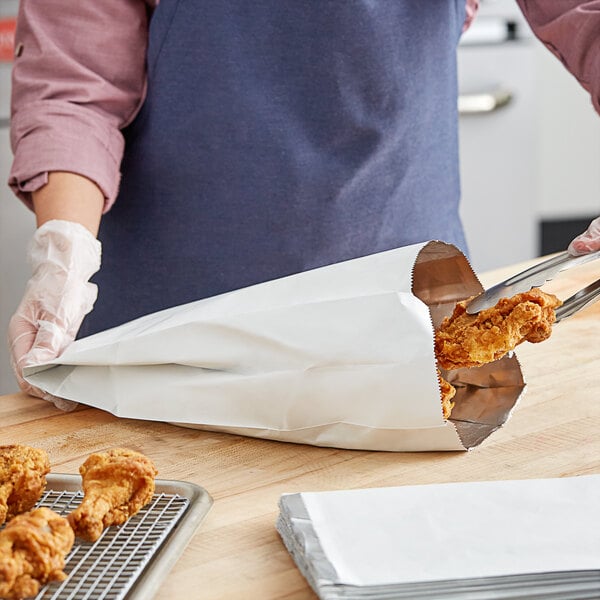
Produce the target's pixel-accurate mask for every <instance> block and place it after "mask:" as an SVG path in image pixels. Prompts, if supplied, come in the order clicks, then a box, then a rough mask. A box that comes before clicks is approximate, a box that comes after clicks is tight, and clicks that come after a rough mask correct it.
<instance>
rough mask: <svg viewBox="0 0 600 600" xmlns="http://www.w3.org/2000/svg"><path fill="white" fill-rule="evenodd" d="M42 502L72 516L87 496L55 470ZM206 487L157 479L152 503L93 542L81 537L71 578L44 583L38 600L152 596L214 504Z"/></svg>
mask: <svg viewBox="0 0 600 600" xmlns="http://www.w3.org/2000/svg"><path fill="white" fill-rule="evenodd" d="M47 479H48V486H47V489H46V492H45V493H44V494H43V496H42V497H41V499H40V501H39V502H38V504H37V506H46V507H48V508H50V509H52V510H53V511H55V512H57V513H58V514H61V515H64V516H66V515H67V514H68V513H70V512H71V511H72V510H74V509H75V508H76V507H77V506H78V505H79V503H80V502H81V500H82V498H83V493H82V492H81V491H80V490H79V489H78V488H79V485H80V478H79V477H78V476H75V475H59V474H50V475H48V476H47ZM211 505H212V499H211V498H210V496H209V495H208V493H207V492H206V490H204V488H201V487H200V486H197V485H194V484H188V483H186V482H180V481H167V480H157V481H156V493H155V494H154V496H153V498H152V500H151V502H150V503H148V504H147V505H146V506H145V507H144V508H142V509H141V510H140V511H139V512H138V513H137V514H136V515H134V516H133V517H131V518H130V519H129V520H128V521H126V522H125V523H124V524H123V525H120V526H118V527H115V526H113V527H108V528H106V529H105V530H104V532H103V533H102V535H101V537H100V538H99V539H98V540H97V541H96V542H93V543H91V542H90V543H88V542H82V541H81V540H79V539H76V540H75V544H74V545H73V548H72V549H71V552H70V553H69V554H68V556H67V558H66V564H65V569H64V571H65V573H66V574H67V579H66V580H65V581H62V582H53V583H50V584H48V585H47V586H45V587H44V588H42V589H41V590H40V592H39V594H38V595H37V596H36V600H84V599H85V600H88V599H89V600H92V599H93V600H121V599H127V600H133V599H134V598H135V599H137V598H140V599H147V598H151V597H152V596H153V595H154V594H155V593H156V591H157V587H158V585H157V584H158V583H159V582H160V580H162V579H163V578H164V576H165V575H166V574H167V573H168V571H169V570H170V569H171V567H172V566H173V565H174V563H175V561H176V560H177V558H178V557H179V555H180V554H181V552H182V551H183V549H184V548H185V545H186V544H187V542H188V541H189V539H190V537H191V536H192V535H193V533H194V531H195V530H196V528H197V527H198V525H199V524H200V522H201V521H202V519H203V518H204V516H205V515H206V513H207V512H208V510H209V509H210V506H211Z"/></svg>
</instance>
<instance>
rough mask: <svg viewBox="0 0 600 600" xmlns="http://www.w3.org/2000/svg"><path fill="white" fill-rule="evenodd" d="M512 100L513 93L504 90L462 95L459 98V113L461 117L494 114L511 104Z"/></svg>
mask: <svg viewBox="0 0 600 600" xmlns="http://www.w3.org/2000/svg"><path fill="white" fill-rule="evenodd" d="M512 99H513V95H512V92H510V91H509V90H505V89H502V88H498V89H496V90H492V91H490V92H480V93H476V94H460V95H459V96H458V113H459V114H461V115H481V114H487V113H492V112H494V111H496V110H498V109H500V108H502V107H503V106H506V105H507V104H509V103H510V102H511V101H512Z"/></svg>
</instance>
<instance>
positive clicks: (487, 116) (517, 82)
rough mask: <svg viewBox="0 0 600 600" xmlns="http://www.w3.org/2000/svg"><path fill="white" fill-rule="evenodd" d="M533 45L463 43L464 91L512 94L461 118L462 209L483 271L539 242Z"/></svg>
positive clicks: (530, 251)
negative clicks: (504, 102) (501, 100)
mask: <svg viewBox="0 0 600 600" xmlns="http://www.w3.org/2000/svg"><path fill="white" fill-rule="evenodd" d="M532 44H533V42H532V41H531V40H523V41H518V42H517V41H510V42H506V43H500V44H486V45H473V46H465V47H461V48H460V49H459V59H458V60H459V91H460V94H461V95H462V96H469V95H473V94H477V95H485V94H488V95H492V96H493V95H494V94H499V95H500V96H505V97H506V98H508V99H509V100H508V103H507V104H506V105H504V106H500V107H497V108H494V106H493V105H490V106H488V107H487V108H486V107H485V106H482V108H481V110H480V112H475V113H472V114H465V115H461V117H460V129H459V135H460V161H461V180H462V184H461V185H462V194H461V198H462V200H461V215H462V218H463V222H464V226H465V232H466V236H467V243H468V245H469V250H470V258H471V262H472V264H473V267H474V268H475V270H476V271H477V272H481V271H484V270H488V269H493V268H495V267H499V266H504V265H507V264H510V263H514V262H518V261H522V260H526V259H528V258H532V257H534V256H536V253H537V249H538V238H537V236H538V228H537V215H536V148H537V145H536V138H535V135H536V126H535V119H534V115H535V112H536V95H535V87H534V77H533V75H534V61H533V48H532Z"/></svg>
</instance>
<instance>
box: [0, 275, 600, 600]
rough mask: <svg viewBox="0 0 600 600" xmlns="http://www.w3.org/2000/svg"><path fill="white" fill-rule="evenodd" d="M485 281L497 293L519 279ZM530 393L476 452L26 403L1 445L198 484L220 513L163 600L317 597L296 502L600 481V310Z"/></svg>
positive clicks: (2, 416) (19, 401) (9, 400)
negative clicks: (338, 442)
mask: <svg viewBox="0 0 600 600" xmlns="http://www.w3.org/2000/svg"><path fill="white" fill-rule="evenodd" d="M521 266H522V265H519V266H518V267H512V268H507V269H502V270H498V271H495V272H493V273H489V274H486V275H485V276H481V277H480V279H481V280H482V282H483V283H484V285H490V284H492V283H495V282H497V281H499V280H501V279H502V278H503V277H505V276H508V275H510V274H512V273H515V272H517V270H519V268H520V267H521ZM599 276H600V265H599V264H598V263H596V264H594V263H592V264H591V265H585V266H582V267H578V268H576V269H573V270H571V271H569V272H567V273H564V274H563V275H562V276H561V277H560V278H559V279H557V280H555V281H553V282H550V283H549V284H547V285H546V286H544V289H545V290H547V291H552V292H554V293H556V294H557V295H559V297H561V298H562V299H566V298H567V297H568V296H570V295H571V294H572V293H574V292H575V291H577V290H578V289H580V288H581V287H583V286H584V285H587V284H588V283H591V282H592V281H594V280H595V279H597V278H598V277H599ZM517 355H518V357H519V360H520V362H521V364H522V367H523V372H524V376H525V380H526V382H527V384H528V388H527V391H526V393H525V395H524V397H523V398H522V399H521V401H520V402H519V404H518V405H517V407H516V408H515V410H514V412H513V415H512V416H511V418H510V420H509V421H508V423H507V424H506V425H505V426H504V428H503V429H501V430H500V431H498V432H496V433H494V434H493V435H492V436H491V437H490V438H489V439H488V440H486V441H485V442H484V444H483V445H482V446H481V447H479V448H477V449H475V450H473V451H471V452H432V453H412V454H411V453H391V452H362V451H348V450H336V449H331V448H317V447H311V446H302V445H296V444H286V443H281V442H272V441H264V440H256V439H250V438H244V437H238V436H234V435H228V434H220V433H211V432H202V431H196V430H189V429H184V428H179V427H176V426H172V425H167V424H164V423H154V422H144V421H136V420H130V419H117V418H116V417H114V416H112V415H111V414H109V413H106V412H103V411H99V410H96V409H90V408H79V409H77V410H76V411H75V412H71V413H62V412H60V411H59V410H57V409H55V408H54V407H53V406H52V405H50V404H48V403H46V402H44V401H42V400H38V399H35V398H31V397H28V396H25V395H23V394H14V395H7V396H2V397H0V443H2V444H7V443H22V444H30V445H34V446H38V447H41V448H44V449H45V450H46V451H47V452H48V453H49V455H50V459H51V462H52V467H53V471H54V472H56V473H77V469H78V467H79V465H80V464H81V463H82V462H83V460H85V458H86V457H87V455H88V454H89V453H91V452H95V451H99V450H103V449H107V448H110V447H114V446H128V447H131V448H134V449H136V450H139V451H141V452H144V453H145V454H147V455H148V456H150V457H151V458H152V459H153V460H154V461H155V463H156V465H157V466H158V468H159V471H160V475H159V477H161V478H163V479H179V480H184V481H190V482H194V483H197V484H199V485H201V486H203V487H204V488H206V489H207V490H208V492H209V493H210V494H211V495H212V496H213V498H214V501H215V503H214V506H213V507H212V509H211V511H210V513H209V514H208V516H207V518H206V520H205V521H204V522H203V524H202V525H201V526H200V528H199V529H198V531H197V533H196V534H195V536H194V537H193V538H192V540H191V542H190V544H189V546H188V547H187V548H186V550H185V552H184V553H183V555H182V556H181V557H180V559H179V561H178V562H177V563H176V565H175V566H174V568H173V570H172V571H171V572H170V574H169V576H168V577H167V579H166V580H165V581H164V583H163V584H162V586H161V587H160V588H159V589H158V590H157V593H156V597H157V598H161V599H170V598H215V599H219V600H223V599H225V598H236V599H237V598H261V599H269V598H286V599H296V600H300V599H313V598H316V596H315V595H314V594H313V593H312V591H311V590H310V588H309V587H308V586H307V584H306V582H305V580H304V578H303V577H302V576H301V575H300V572H299V571H298V570H297V569H296V567H295V565H294V563H293V561H292V559H291V558H290V556H289V555H288V553H287V551H286V550H285V548H284V546H283V544H282V543H281V541H280V538H279V536H278V534H277V532H276V531H275V520H276V518H277V514H278V510H277V501H278V499H279V496H280V495H281V494H283V493H286V492H299V491H317V490H334V489H336V490H337V489H350V488H361V487H379V486H397V485H409V484H421V483H433V482H451V481H475V480H492V479H523V478H538V477H561V476H567V475H580V474H589V473H600V402H599V401H598V397H599V395H600V369H599V367H600V302H598V303H597V304H595V305H594V306H591V307H588V308H587V309H585V310H584V311H583V312H581V313H580V314H579V315H576V316H575V317H572V318H570V319H566V320H565V321H563V322H562V323H560V324H558V325H557V326H556V327H555V330H554V332H553V334H552V337H551V338H550V339H549V340H547V341H545V342H543V343H542V344H538V345H532V344H523V345H522V346H521V347H520V348H519V351H518V352H517Z"/></svg>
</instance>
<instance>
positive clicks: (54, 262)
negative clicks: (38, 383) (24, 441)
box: [8, 220, 101, 410]
mask: <svg viewBox="0 0 600 600" xmlns="http://www.w3.org/2000/svg"><path fill="white" fill-rule="evenodd" d="M100 255H101V244H100V242H99V241H98V240H97V239H96V238H95V237H94V236H93V235H92V234H91V233H90V232H89V231H88V230H87V229H86V228H85V227H84V226H83V225H80V224H79V223H74V222H72V221H62V220H54V221H48V222H46V223H44V224H43V225H42V226H41V227H39V228H38V230H37V231H36V232H35V234H34V236H33V239H32V240H31V243H30V245H29V249H28V254H27V257H28V259H29V262H30V264H31V266H32V269H33V275H32V277H31V279H30V280H29V281H28V282H27V286H26V288H25V294H24V296H23V299H22V300H21V303H20V304H19V307H18V308H17V311H16V313H15V314H14V315H13V316H12V318H11V320H10V322H9V325H8V344H9V348H10V354H11V365H12V368H13V371H14V372H15V375H16V377H17V381H18V383H19V386H20V388H21V389H22V390H23V391H24V392H27V393H28V394H31V395H33V396H38V397H40V398H44V399H45V400H50V401H52V402H54V404H55V405H56V406H58V408H61V409H62V410H72V409H73V408H75V407H76V406H77V403H75V402H71V401H69V400H63V399H62V398H56V397H54V396H52V395H51V394H47V393H46V392H43V391H42V390H40V389H38V388H36V387H34V386H32V385H30V384H29V383H27V382H26V381H25V380H24V379H23V367H26V366H29V365H33V364H37V363H41V362H46V361H49V360H52V359H54V358H56V357H57V356H58V355H60V354H61V353H62V351H63V350H64V349H65V348H66V347H67V346H68V345H69V344H70V343H71V342H72V341H73V340H74V339H75V336H76V335H77V332H78V330H79V327H80V326H81V322H82V321H83V318H84V317H85V315H86V314H87V313H89V312H90V311H91V310H92V307H93V306H94V302H95V301H96V297H97V294H98V288H97V286H96V285H95V284H93V283H89V281H88V280H89V279H90V277H91V276H92V275H93V274H94V273H95V272H96V271H98V269H99V268H100Z"/></svg>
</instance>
